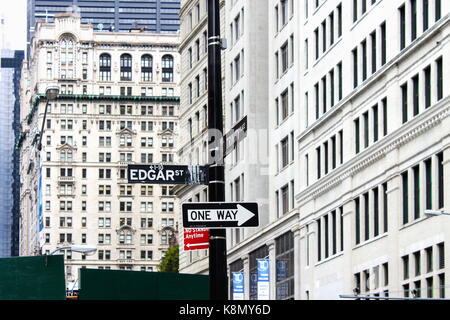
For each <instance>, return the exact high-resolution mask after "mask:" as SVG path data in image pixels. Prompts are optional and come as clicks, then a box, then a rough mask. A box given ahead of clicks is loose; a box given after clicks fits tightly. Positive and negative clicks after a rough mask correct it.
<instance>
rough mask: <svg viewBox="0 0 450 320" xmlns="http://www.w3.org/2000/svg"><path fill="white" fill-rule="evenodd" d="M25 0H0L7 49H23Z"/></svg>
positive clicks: (24, 40) (24, 44)
mask: <svg viewBox="0 0 450 320" xmlns="http://www.w3.org/2000/svg"><path fill="white" fill-rule="evenodd" d="M26 9H27V4H26V0H0V17H3V18H4V19H5V29H6V30H5V38H6V42H7V44H9V48H8V49H13V50H25V48H26V45H27V43H26V41H27V40H26V39H27V37H26V28H27V10H26Z"/></svg>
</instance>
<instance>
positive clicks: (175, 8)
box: [27, 0, 180, 41]
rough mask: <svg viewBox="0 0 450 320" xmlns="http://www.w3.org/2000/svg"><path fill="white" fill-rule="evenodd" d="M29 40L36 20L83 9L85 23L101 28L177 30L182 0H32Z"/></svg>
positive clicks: (96, 28) (149, 30) (30, 3)
mask: <svg viewBox="0 0 450 320" xmlns="http://www.w3.org/2000/svg"><path fill="white" fill-rule="evenodd" d="M27 10H28V31H27V32H28V41H29V40H30V39H31V36H32V33H33V29H34V26H35V22H36V19H44V20H45V19H47V21H49V22H52V21H53V17H54V15H55V14H59V13H65V12H67V11H68V10H72V12H74V11H76V12H79V13H80V15H81V23H92V24H93V25H94V30H97V31H107V30H110V31H129V30H130V28H131V27H134V26H135V27H138V28H145V30H146V31H148V32H156V33H174V32H177V31H178V30H179V28H180V22H179V16H178V14H179V11H180V0H140V1H134V0H101V1H99V0H97V1H92V0H28V8H27Z"/></svg>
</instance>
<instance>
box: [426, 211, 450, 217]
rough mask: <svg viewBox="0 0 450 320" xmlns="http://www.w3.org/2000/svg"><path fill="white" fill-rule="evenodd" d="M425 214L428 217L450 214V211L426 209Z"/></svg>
mask: <svg viewBox="0 0 450 320" xmlns="http://www.w3.org/2000/svg"><path fill="white" fill-rule="evenodd" d="M425 215H426V216H428V217H434V216H450V213H448V212H444V211H434V210H425Z"/></svg>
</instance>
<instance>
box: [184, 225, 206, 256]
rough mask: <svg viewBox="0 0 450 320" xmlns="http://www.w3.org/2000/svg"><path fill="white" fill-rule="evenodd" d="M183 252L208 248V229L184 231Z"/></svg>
mask: <svg viewBox="0 0 450 320" xmlns="http://www.w3.org/2000/svg"><path fill="white" fill-rule="evenodd" d="M183 239H184V251H193V250H200V249H208V248H209V230H208V229H184V236H183Z"/></svg>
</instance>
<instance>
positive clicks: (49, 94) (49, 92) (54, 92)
mask: <svg viewBox="0 0 450 320" xmlns="http://www.w3.org/2000/svg"><path fill="white" fill-rule="evenodd" d="M58 93H59V87H58V86H48V87H47V89H46V90H45V97H46V98H47V103H46V104H45V110H44V119H43V120H42V128H41V132H40V133H39V143H38V145H37V149H38V150H39V151H41V149H42V136H43V135H44V126H45V118H46V117H47V108H48V104H49V103H50V101H53V100H55V99H56V97H57V96H58Z"/></svg>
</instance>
